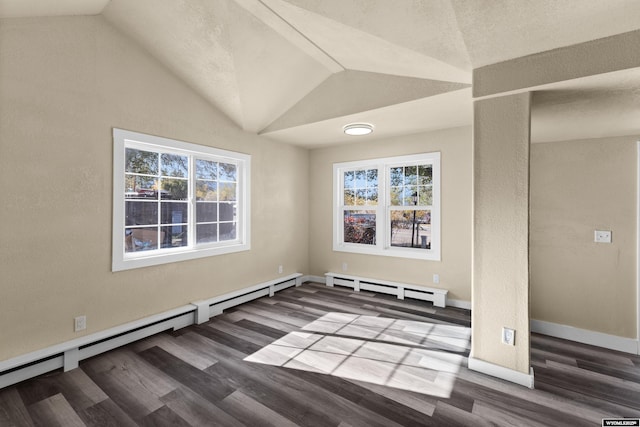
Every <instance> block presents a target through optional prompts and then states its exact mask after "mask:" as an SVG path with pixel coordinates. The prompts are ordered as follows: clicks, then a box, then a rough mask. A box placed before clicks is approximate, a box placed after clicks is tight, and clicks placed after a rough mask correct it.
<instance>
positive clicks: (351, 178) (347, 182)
mask: <svg viewBox="0 0 640 427" xmlns="http://www.w3.org/2000/svg"><path fill="white" fill-rule="evenodd" d="M355 184H356V174H355V172H354V171H349V172H345V173H344V188H353V187H355Z"/></svg>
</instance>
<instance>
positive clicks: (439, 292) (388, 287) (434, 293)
mask: <svg viewBox="0 0 640 427" xmlns="http://www.w3.org/2000/svg"><path fill="white" fill-rule="evenodd" d="M324 276H325V280H326V285H327V286H330V287H332V286H334V285H339V286H347V287H349V288H352V289H353V290H354V291H356V292H359V291H360V290H361V289H362V290H366V291H373V292H378V293H381V294H391V295H396V296H397V297H398V299H405V298H414V299H419V300H423V301H431V302H432V303H433V305H434V306H436V307H446V306H447V294H448V293H449V291H447V290H445V289H438V288H429V287H426V286H419V285H409V284H406V283H398V282H391V281H389V280H379V279H368V278H365V277H358V276H350V275H347V274H339V273H325V275H324Z"/></svg>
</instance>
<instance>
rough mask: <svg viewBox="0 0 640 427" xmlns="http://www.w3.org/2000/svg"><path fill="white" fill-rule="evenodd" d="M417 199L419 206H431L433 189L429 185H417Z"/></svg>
mask: <svg viewBox="0 0 640 427" xmlns="http://www.w3.org/2000/svg"><path fill="white" fill-rule="evenodd" d="M418 194H419V199H420V200H419V201H418V204H419V205H421V206H431V205H432V204H433V189H432V188H431V186H429V187H418Z"/></svg>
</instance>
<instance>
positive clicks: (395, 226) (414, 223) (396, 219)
mask: <svg viewBox="0 0 640 427" xmlns="http://www.w3.org/2000/svg"><path fill="white" fill-rule="evenodd" d="M391 246H398V247H405V248H410V247H414V248H421V249H431V211H429V210H405V211H396V210H394V211H391Z"/></svg>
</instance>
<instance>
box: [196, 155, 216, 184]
mask: <svg viewBox="0 0 640 427" xmlns="http://www.w3.org/2000/svg"><path fill="white" fill-rule="evenodd" d="M196 178H197V179H209V180H213V181H215V180H216V179H218V163H217V162H212V161H211V160H201V159H197V160H196Z"/></svg>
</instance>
